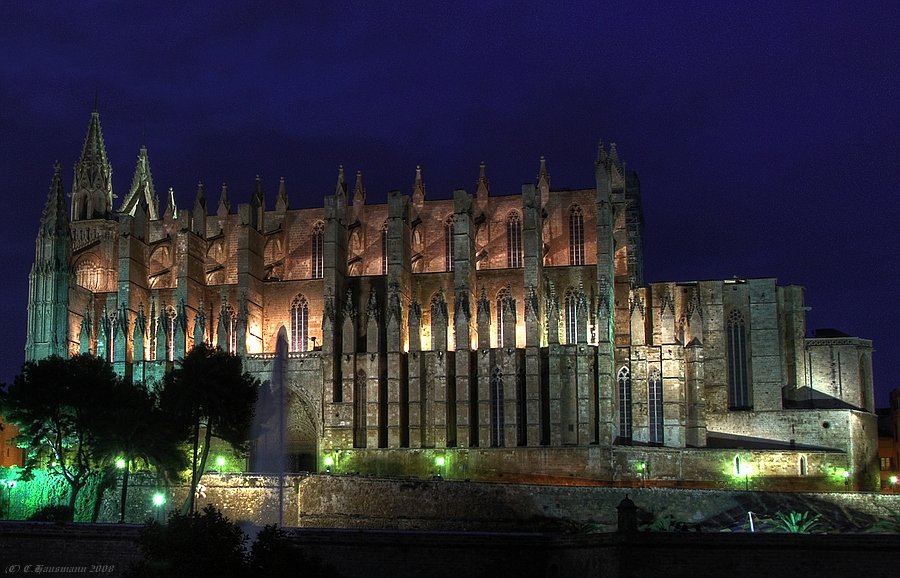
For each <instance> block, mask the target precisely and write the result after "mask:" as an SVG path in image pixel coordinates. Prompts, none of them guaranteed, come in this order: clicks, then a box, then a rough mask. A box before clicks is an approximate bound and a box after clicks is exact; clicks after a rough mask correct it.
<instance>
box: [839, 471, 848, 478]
mask: <svg viewBox="0 0 900 578" xmlns="http://www.w3.org/2000/svg"><path fill="white" fill-rule="evenodd" d="M841 475H842V476H844V477H845V478H849V477H850V472H848V471H847V470H844V471H843V472H841Z"/></svg>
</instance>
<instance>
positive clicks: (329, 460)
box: [325, 456, 334, 468]
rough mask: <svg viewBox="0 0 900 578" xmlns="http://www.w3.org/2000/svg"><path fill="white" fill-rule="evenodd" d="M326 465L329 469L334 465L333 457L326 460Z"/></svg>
mask: <svg viewBox="0 0 900 578" xmlns="http://www.w3.org/2000/svg"><path fill="white" fill-rule="evenodd" d="M325 465H326V466H328V467H329V468H330V467H331V466H333V465H334V459H332V457H331V456H328V457H326V458H325Z"/></svg>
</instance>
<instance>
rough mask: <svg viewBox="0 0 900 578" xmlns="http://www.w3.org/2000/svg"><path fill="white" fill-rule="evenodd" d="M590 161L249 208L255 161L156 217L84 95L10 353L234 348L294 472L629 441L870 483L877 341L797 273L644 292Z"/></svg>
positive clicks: (612, 201) (164, 359)
mask: <svg viewBox="0 0 900 578" xmlns="http://www.w3.org/2000/svg"><path fill="white" fill-rule="evenodd" d="M593 168H594V177H595V178H594V181H595V182H594V184H593V185H592V186H591V187H590V188H587V189H582V190H574V191H573V190H564V191H558V190H553V189H552V188H551V186H550V177H549V174H548V172H547V169H546V165H545V162H544V160H543V159H541V164H540V169H539V174H538V176H537V181H536V183H535V184H526V185H524V186H523V187H522V190H521V193H520V194H504V195H501V196H497V195H492V194H491V191H490V186H489V182H488V179H487V177H486V175H485V169H484V166H482V167H481V171H480V174H479V177H478V180H477V182H476V188H475V193H474V194H470V193H468V192H466V191H464V190H457V191H455V192H454V193H453V197H452V199H439V200H431V199H427V198H426V194H425V185H424V181H423V177H422V172H421V170H420V169H417V171H416V175H415V180H414V184H413V190H412V194H411V195H404V194H401V193H400V192H397V191H392V192H390V193H389V195H388V202H387V203H386V204H369V203H367V202H366V191H365V188H364V187H363V184H362V176H361V175H360V174H357V175H356V181H355V185H354V187H353V189H352V191H351V190H350V187H349V185H348V183H347V181H346V180H345V176H344V171H343V168H342V169H341V170H340V172H339V175H338V179H337V185H336V187H335V190H334V191H333V194H330V195H328V196H326V197H325V200H324V205H323V206H322V207H318V208H303V209H292V208H290V207H289V203H288V195H287V192H286V187H285V183H284V182H283V181H282V182H281V183H280V184H279V187H278V191H277V194H276V198H275V204H274V209H272V210H267V208H266V198H265V194H264V190H263V186H262V183H261V181H260V179H259V178H257V180H256V185H255V189H254V191H253V193H252V195H251V199H250V203H248V204H239V205H238V206H237V211H236V212H233V211H232V210H231V201H230V200H229V191H228V189H227V187H224V186H223V188H222V191H221V194H220V197H219V201H218V205H217V208H215V210H212V212H211V209H213V208H212V207H209V206H208V203H207V198H206V193H205V191H204V188H203V185H202V184H201V185H200V186H199V187H198V191H197V195H196V199H195V202H194V206H193V207H192V208H191V209H180V208H178V207H176V204H175V200H174V196H173V195H172V193H171V191H170V192H169V195H168V197H169V198H168V202H167V206H166V208H165V210H164V211H162V212H160V210H159V199H158V196H157V194H156V191H155V188H154V185H153V180H152V176H151V173H150V165H149V161H148V155H147V150H146V149H145V148H142V149H141V151H140V154H139V156H138V162H137V168H136V170H135V173H134V178H133V180H132V184H131V187H130V189H128V191H127V192H126V193H125V194H124V195H122V196H123V197H124V198H123V200H122V203H121V206H120V207H119V209H118V211H114V210H113V197H114V195H113V187H112V181H111V178H112V168H111V166H110V164H109V161H108V159H107V157H106V150H105V145H104V143H103V137H102V134H101V130H100V121H99V115H98V114H97V113H96V112H95V113H94V114H93V115H92V118H91V122H90V126H89V130H88V136H87V139H86V141H85V146H84V150H83V152H82V156H81V159H80V160H79V162H78V163H77V165H76V167H75V179H74V184H73V187H72V192H71V195H70V196H71V198H72V203H71V209H70V210H67V208H66V201H65V198H64V193H63V185H62V179H61V176H60V171H59V167H57V170H56V173H55V175H54V177H53V181H52V186H51V191H50V195H49V197H48V201H47V206H46V209H45V211H44V215H43V218H42V220H41V228H40V232H39V235H38V240H37V249H36V260H35V265H34V268H33V270H32V274H31V289H30V295H29V328H28V340H27V345H26V355H27V358H28V359H39V358H41V357H45V356H47V355H51V354H58V355H69V354H74V353H78V352H91V353H95V354H97V355H100V356H103V357H105V358H107V359H109V360H110V361H112V362H113V364H114V365H115V367H116V369H117V371H119V372H121V373H122V374H124V375H126V376H128V377H130V378H132V379H134V380H141V381H148V382H151V381H154V380H157V379H159V378H160V376H161V375H162V374H163V373H164V372H165V371H166V370H167V369H168V368H170V367H171V364H172V363H173V360H176V359H178V358H179V357H181V356H182V355H184V353H185V352H186V351H189V350H190V348H191V347H193V345H194V344H195V343H197V342H199V341H205V342H208V343H212V344H215V345H218V346H219V347H222V348H223V349H227V350H231V351H234V352H236V353H240V354H242V355H244V356H245V360H246V364H247V367H248V369H249V370H250V371H252V372H253V373H254V374H256V375H257V376H259V377H260V378H261V379H262V380H263V381H264V383H265V385H266V387H267V388H269V392H271V393H272V394H273V395H272V396H269V397H270V398H272V399H273V400H275V403H271V404H269V406H268V409H267V411H266V412H260V413H262V414H264V415H262V416H261V418H262V420H266V419H270V418H272V415H271V414H272V412H273V411H275V412H277V411H279V409H283V411H284V412H285V414H284V417H285V420H284V424H285V425H284V433H285V436H284V439H285V440H286V442H285V447H284V449H283V451H285V452H286V453H287V454H290V455H291V456H292V457H293V458H292V469H296V470H301V469H302V470H313V471H316V470H324V469H325V468H326V467H329V468H332V469H333V470H334V471H335V472H339V471H342V470H346V469H351V468H363V467H365V468H371V470H370V471H375V470H392V469H398V468H399V467H400V465H401V464H404V463H407V462H408V461H409V456H410V455H411V452H413V451H415V450H422V449H424V450H443V452H442V455H445V456H446V459H447V460H450V461H453V460H457V463H458V459H461V458H459V456H460V455H461V454H462V453H465V452H468V453H471V452H473V451H475V450H476V449H477V450H479V451H483V452H484V454H485V455H488V456H494V457H493V458H490V459H488V458H485V460H484V461H483V463H482V465H481V466H479V467H480V468H483V469H482V470H481V471H472V470H467V471H465V472H464V475H465V476H466V477H472V478H480V479H484V478H488V477H491V476H493V475H494V474H492V475H491V476H488V475H486V474H484V472H487V471H489V472H494V473H495V474H496V476H497V478H498V479H499V477H500V476H502V475H503V473H504V472H505V471H510V470H508V469H507V467H506V465H505V464H507V463H509V462H510V460H512V461H519V462H521V461H522V460H524V462H527V463H518V464H517V465H516V466H515V468H514V469H513V470H512V471H515V472H519V471H531V472H533V473H535V474H540V473H541V472H543V471H544V470H545V466H546V463H547V462H546V459H547V457H546V456H547V455H550V454H548V453H547V451H545V450H550V449H554V448H556V449H560V448H565V449H567V450H569V451H571V452H573V453H574V454H577V455H578V456H579V458H577V459H576V461H579V462H580V463H584V464H586V467H585V468H584V472H585V473H584V475H585V476H587V477H589V478H592V479H595V478H596V477H597V476H599V478H600V479H603V478H604V476H607V475H608V473H607V471H608V469H607V468H606V467H604V466H601V465H596V464H593V465H592V460H593V459H594V458H593V457H592V456H595V455H598V456H599V455H601V454H602V455H606V454H610V455H612V454H614V453H615V451H613V448H617V447H621V446H626V447H628V446H631V447H634V446H639V447H643V448H646V449H647V450H648V451H649V450H652V452H653V453H654V455H659V456H667V455H668V456H670V458H671V460H674V461H679V462H682V461H684V460H688V461H695V462H697V463H701V462H702V463H705V464H706V465H705V468H703V469H705V470H713V469H715V468H717V467H719V465H718V461H717V462H715V464H714V463H713V462H709V461H708V460H713V459H715V460H718V459H719V458H718V457H716V458H713V457H712V456H713V455H714V454H715V455H719V453H721V452H720V450H722V451H724V450H729V451H731V454H733V457H734V458H735V459H734V460H733V464H734V469H735V472H734V473H736V474H740V475H744V476H746V475H747V467H746V464H747V463H748V461H747V460H746V459H745V460H744V469H743V470H741V461H740V452H741V451H744V452H752V453H753V454H754V456H753V457H752V458H750V459H751V460H752V461H753V462H755V463H756V464H757V465H755V466H754V470H756V471H759V472H762V471H768V470H770V469H774V470H778V471H779V472H780V471H782V470H783V471H791V472H792V473H791V474H790V475H792V476H794V477H795V478H796V479H797V481H798V482H799V485H801V486H802V485H803V480H805V479H812V478H817V477H818V478H822V477H827V476H832V475H834V474H835V472H834V471H832V470H834V466H833V465H831V466H826V465H825V464H835V463H841V464H844V465H841V466H840V467H841V468H846V471H848V472H849V475H850V478H851V482H852V484H853V487H855V488H859V489H874V487H876V486H877V476H878V467H877V459H876V458H877V438H876V421H875V416H874V414H873V413H872V412H873V410H874V408H873V401H872V400H873V386H872V370H871V352H872V345H871V342H869V341H866V340H863V339H858V338H855V337H849V336H844V335H843V334H837V333H836V332H834V333H833V334H827V335H821V336H819V335H817V336H815V337H814V338H807V336H806V326H805V308H804V302H803V289H802V288H801V287H798V286H786V287H782V286H778V285H777V283H776V281H775V279H749V280H744V279H730V280H719V281H699V282H666V283H652V284H649V285H645V283H644V275H643V269H644V259H643V247H642V234H643V227H644V223H643V213H642V208H641V193H640V182H639V180H638V177H637V175H636V174H635V173H634V172H631V171H626V170H625V169H624V164H623V163H622V162H621V161H620V160H619V158H618V153H617V151H616V147H615V145H612V146H611V147H610V148H609V149H607V148H606V147H604V146H603V145H602V144H601V146H600V147H599V152H598V156H597V159H596V162H595V165H594V167H593ZM263 397H265V396H263ZM260 444H266V445H268V444H267V443H266V441H265V440H258V442H257V451H262V450H261V449H260V447H261V446H260ZM601 448H603V450H602V451H600V452H599V453H598V450H599V449H601ZM269 449H271V448H269ZM493 450H502V451H493ZM712 450H715V451H712ZM267 451H268V450H267ZM278 451H281V450H278ZM604 452H605V453H604ZM666 452H669V453H668V454H667V453H666ZM767 452H768V453H767ZM625 454H627V455H631V453H629V452H625ZM826 454H828V455H832V456H833V459H830V458H829V459H820V458H819V456H820V455H826ZM553 455H555V454H553ZM508 456H513V457H512V458H510V457H508ZM766 456H771V460H772V463H769V458H767V457H766ZM784 456H788V457H787V458H785V457H784ZM660 459H663V458H660ZM704 460H707V461H706V462H704ZM785 460H787V461H788V462H790V464H791V465H790V467H787V466H785V463H786V462H785ZM660 463H662V462H660ZM729 463H731V461H729ZM728 467H730V466H727V467H723V468H722V469H724V470H726V471H727V470H728ZM828 468H831V469H828ZM401 469H402V468H401ZM842 471H843V470H842ZM592 472H593V473H592ZM760 475H763V474H760ZM679 476H680V477H681V479H684V480H694V479H697V480H700V479H701V478H702V476H699V477H694V476H693V475H692V474H691V473H690V472H686V473H680V474H677V475H675V476H674V477H675V478H679ZM676 481H677V480H676Z"/></svg>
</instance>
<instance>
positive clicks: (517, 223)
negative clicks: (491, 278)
mask: <svg viewBox="0 0 900 578" xmlns="http://www.w3.org/2000/svg"><path fill="white" fill-rule="evenodd" d="M524 265H525V260H524V257H523V255H522V219H521V218H520V217H519V213H517V212H515V211H510V212H509V217H507V218H506V266H507V267H509V268H510V269H517V268H519V267H522V266H524Z"/></svg>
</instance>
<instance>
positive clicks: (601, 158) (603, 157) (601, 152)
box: [596, 139, 607, 166]
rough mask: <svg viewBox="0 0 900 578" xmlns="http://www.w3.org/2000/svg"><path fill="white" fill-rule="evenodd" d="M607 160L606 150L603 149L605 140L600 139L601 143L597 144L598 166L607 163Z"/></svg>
mask: <svg viewBox="0 0 900 578" xmlns="http://www.w3.org/2000/svg"><path fill="white" fill-rule="evenodd" d="M606 159H607V156H606V149H605V148H603V139H600V141H599V142H598V143H597V162H596V164H597V166H600V165H601V164H603V163H604V162H606Z"/></svg>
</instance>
